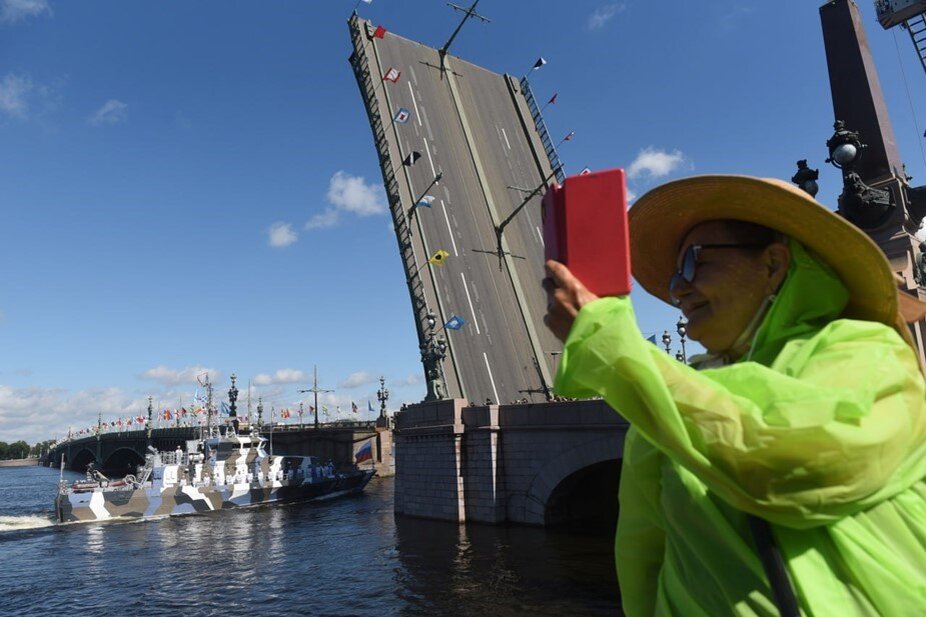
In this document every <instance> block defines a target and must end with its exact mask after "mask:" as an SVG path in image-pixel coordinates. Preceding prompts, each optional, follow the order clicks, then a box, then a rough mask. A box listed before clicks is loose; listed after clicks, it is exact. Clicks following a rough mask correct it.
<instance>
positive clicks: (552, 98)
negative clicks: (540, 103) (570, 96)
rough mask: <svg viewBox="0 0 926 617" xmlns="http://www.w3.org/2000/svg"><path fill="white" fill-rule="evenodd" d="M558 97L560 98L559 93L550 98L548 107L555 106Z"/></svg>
mask: <svg viewBox="0 0 926 617" xmlns="http://www.w3.org/2000/svg"><path fill="white" fill-rule="evenodd" d="M558 96H559V92H555V93H554V94H553V96H552V97H550V100H549V101H547V105H553V104H554V103H556V97H558Z"/></svg>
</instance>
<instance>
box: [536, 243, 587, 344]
mask: <svg viewBox="0 0 926 617" xmlns="http://www.w3.org/2000/svg"><path fill="white" fill-rule="evenodd" d="M546 267H547V274H548V276H547V278H545V279H543V288H544V289H545V290H546V292H547V314H546V315H545V316H544V318H543V323H545V324H546V325H547V327H548V328H549V329H550V331H551V332H553V335H554V336H555V337H556V338H558V339H559V340H561V341H565V340H566V337H567V336H569V330H570V329H571V328H572V322H573V321H575V319H576V315H577V314H578V313H579V310H580V309H581V308H582V307H583V306H585V305H586V304H588V303H589V302H592V301H593V300H597V299H598V296H596V295H595V294H593V293H592V292H590V291H589V290H588V289H586V288H585V285H583V284H582V282H581V281H579V279H577V278H576V277H574V276H573V275H572V272H570V271H569V268H567V267H566V266H564V265H563V264H561V263H560V262H558V261H553V260H552V259H549V260H547V263H546Z"/></svg>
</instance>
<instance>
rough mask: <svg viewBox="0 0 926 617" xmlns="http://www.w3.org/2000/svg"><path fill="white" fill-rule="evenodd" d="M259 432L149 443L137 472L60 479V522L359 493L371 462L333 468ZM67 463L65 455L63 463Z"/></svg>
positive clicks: (57, 510)
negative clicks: (182, 443)
mask: <svg viewBox="0 0 926 617" xmlns="http://www.w3.org/2000/svg"><path fill="white" fill-rule="evenodd" d="M266 441H267V440H266V439H265V438H264V437H261V436H260V435H259V434H258V433H257V432H251V433H250V434H248V435H239V434H237V433H236V432H234V431H233V430H229V431H228V432H227V433H226V434H224V435H222V434H219V433H218V432H212V434H211V436H209V437H206V438H203V439H197V440H191V441H188V442H187V449H186V451H185V452H184V451H183V450H182V449H181V448H180V447H179V446H178V447H177V450H176V451H174V452H159V451H157V450H155V449H154V448H152V447H151V446H149V447H148V450H149V452H148V454H147V455H146V456H145V463H144V464H143V465H140V466H139V467H138V469H137V472H136V474H129V475H127V476H125V477H124V478H122V479H118V480H110V479H109V478H107V477H106V476H104V475H103V474H102V473H100V472H99V471H98V470H96V469H94V468H93V467H92V466H91V467H90V468H88V470H87V478H86V480H82V481H79V482H74V483H72V484H68V483H67V482H65V481H64V480H63V479H62V480H61V481H59V483H58V495H57V497H56V498H55V513H56V516H57V519H58V522H59V523H70V522H86V521H102V520H108V519H136V518H149V517H161V516H172V515H180V514H193V513H198V512H211V511H213V510H222V509H226V508H239V507H243V506H253V505H258V504H264V503H273V502H282V501H309V500H318V499H330V498H334V497H338V496H342V495H348V494H352V493H359V492H361V491H362V490H363V488H364V487H365V486H366V484H367V482H369V481H370V478H372V477H373V475H374V473H376V472H375V470H373V469H364V470H361V469H356V468H355V469H350V470H348V471H337V470H335V468H334V465H333V464H331V463H328V464H322V463H321V462H320V461H319V460H318V459H317V458H316V457H314V456H273V455H268V454H267V452H266V450H265V449H264V444H265V442H266ZM63 468H64V463H63V461H62V470H63Z"/></svg>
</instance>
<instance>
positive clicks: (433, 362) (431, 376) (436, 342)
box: [420, 311, 447, 401]
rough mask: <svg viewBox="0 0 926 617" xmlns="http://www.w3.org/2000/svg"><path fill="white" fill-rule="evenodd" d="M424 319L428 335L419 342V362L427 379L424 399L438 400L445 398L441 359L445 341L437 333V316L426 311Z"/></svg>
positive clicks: (445, 347) (444, 354) (445, 352)
mask: <svg viewBox="0 0 926 617" xmlns="http://www.w3.org/2000/svg"><path fill="white" fill-rule="evenodd" d="M425 320H426V321H427V324H428V336H427V338H426V339H425V341H424V342H423V343H422V344H421V346H420V349H421V362H422V363H423V364H424V367H425V372H426V374H427V381H428V393H427V396H425V399H424V400H426V401H439V400H441V399H444V398H447V394H446V389H445V388H444V368H443V364H442V362H443V360H444V358H445V357H446V356H447V341H446V340H444V337H443V336H438V334H437V318H436V317H435V315H434V313H433V312H432V311H428V314H427V316H426V317H425Z"/></svg>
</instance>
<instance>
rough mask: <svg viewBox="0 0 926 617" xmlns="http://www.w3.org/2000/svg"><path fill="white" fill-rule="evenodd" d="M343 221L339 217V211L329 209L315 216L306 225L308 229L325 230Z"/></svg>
mask: <svg viewBox="0 0 926 617" xmlns="http://www.w3.org/2000/svg"><path fill="white" fill-rule="evenodd" d="M340 220H341V217H340V216H338V211H337V210H335V209H334V208H328V209H327V210H325V211H324V212H321V213H319V214H315V215H313V216H312V218H310V219H309V220H308V221H307V222H306V224H305V228H306V229H325V228H327V227H334V226H336V225H337V224H338V223H339V222H340Z"/></svg>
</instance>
